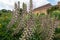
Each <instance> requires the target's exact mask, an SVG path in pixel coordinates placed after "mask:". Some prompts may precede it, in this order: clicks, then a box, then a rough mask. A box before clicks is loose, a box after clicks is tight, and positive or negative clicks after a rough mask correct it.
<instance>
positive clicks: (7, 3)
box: [0, 0, 60, 10]
mask: <svg viewBox="0 0 60 40" xmlns="http://www.w3.org/2000/svg"><path fill="white" fill-rule="evenodd" d="M18 1H20V6H21V8H22V3H23V2H24V3H26V4H27V7H29V0H0V10H1V9H7V10H13V9H14V3H15V2H16V3H17V2H18ZM58 1H60V0H33V7H34V8H37V7H40V6H43V5H45V4H48V3H51V4H52V5H56V4H57V2H58Z"/></svg>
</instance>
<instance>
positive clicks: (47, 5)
mask: <svg viewBox="0 0 60 40" xmlns="http://www.w3.org/2000/svg"><path fill="white" fill-rule="evenodd" d="M51 6H52V5H51V4H50V3H48V4H46V5H44V6H41V7H38V8H35V9H34V10H37V9H42V8H45V7H51ZM34 10H33V11H34Z"/></svg>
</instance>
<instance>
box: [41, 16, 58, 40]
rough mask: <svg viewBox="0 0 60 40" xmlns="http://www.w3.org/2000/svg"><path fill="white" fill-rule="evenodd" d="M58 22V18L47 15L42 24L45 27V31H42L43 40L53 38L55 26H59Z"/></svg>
mask: <svg viewBox="0 0 60 40" xmlns="http://www.w3.org/2000/svg"><path fill="white" fill-rule="evenodd" d="M58 24H59V23H58V22H56V19H54V18H50V16H46V17H45V20H43V21H42V26H43V27H44V31H43V32H42V34H41V36H42V39H41V40H53V38H54V33H55V28H56V27H57V26H58Z"/></svg>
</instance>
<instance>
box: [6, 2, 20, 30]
mask: <svg viewBox="0 0 60 40" xmlns="http://www.w3.org/2000/svg"><path fill="white" fill-rule="evenodd" d="M17 6H18V5H17V4H16V3H15V8H14V10H13V17H12V19H11V21H10V22H9V24H8V25H7V29H8V30H9V29H10V28H11V27H12V26H13V24H14V23H15V22H16V20H17V19H18V16H19V14H18V10H17V9H18V7H17Z"/></svg>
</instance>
